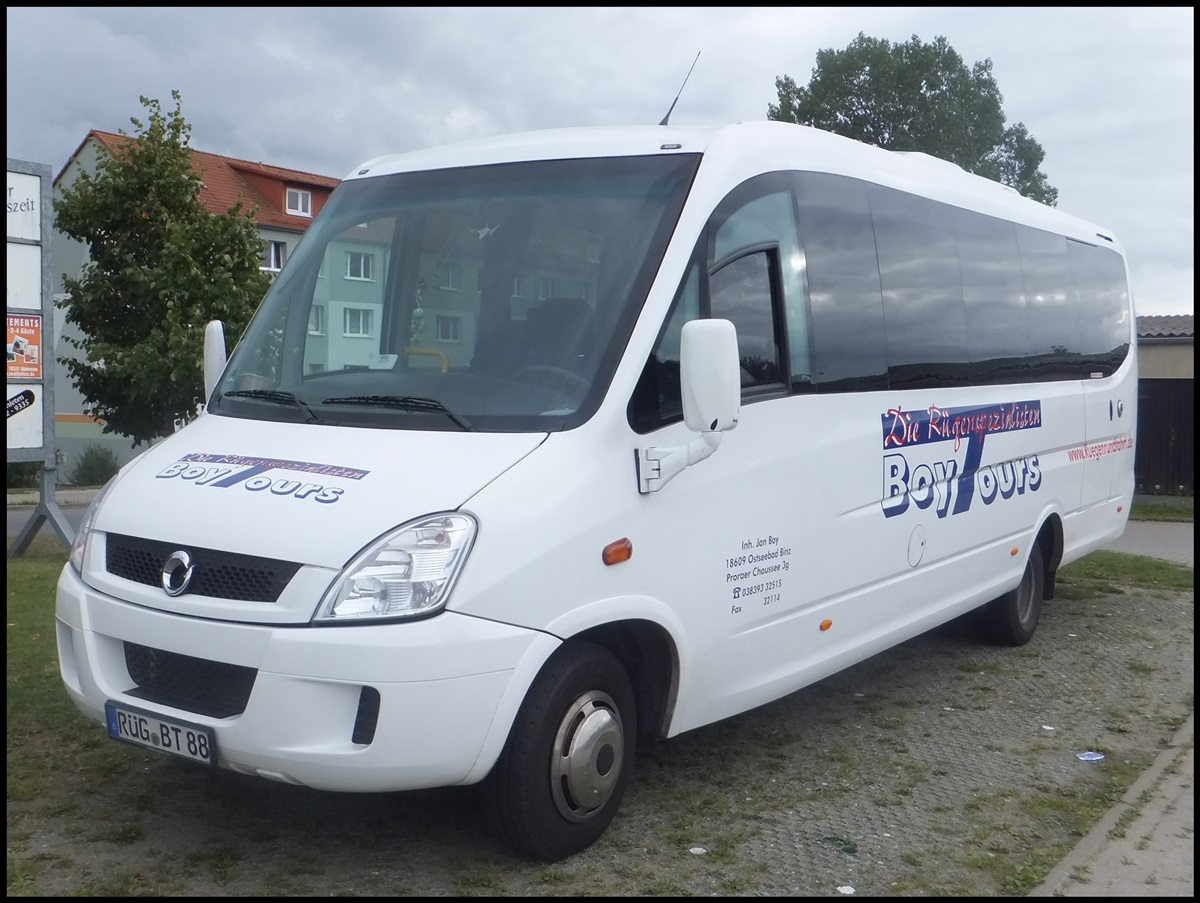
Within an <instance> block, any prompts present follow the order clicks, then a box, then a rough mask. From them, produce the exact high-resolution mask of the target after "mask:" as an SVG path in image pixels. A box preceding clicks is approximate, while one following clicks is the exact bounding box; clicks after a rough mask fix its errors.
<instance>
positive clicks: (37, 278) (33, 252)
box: [6, 241, 42, 310]
mask: <svg viewBox="0 0 1200 903" xmlns="http://www.w3.org/2000/svg"><path fill="white" fill-rule="evenodd" d="M6 282H7V286H6V287H7V293H8V300H7V304H8V306H9V307H19V308H22V309H24V310H41V309H42V249H41V248H40V247H38V246H37V245H18V244H15V243H14V242H11V241H10V242H9V243H8V275H7V279H6Z"/></svg>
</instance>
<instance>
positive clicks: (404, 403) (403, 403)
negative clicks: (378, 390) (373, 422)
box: [321, 395, 475, 432]
mask: <svg viewBox="0 0 1200 903" xmlns="http://www.w3.org/2000/svg"><path fill="white" fill-rule="evenodd" d="M321 404H362V405H379V406H380V407H385V408H400V409H401V410H405V411H429V412H430V413H435V414H445V415H446V416H447V417H449V418H450V419H451V420H453V421H454V422H455V423H456V424H457V425H458V426H459V427H460V428H462V429H464V430H467V431H469V432H474V431H475V427H473V426H471V424H470V423H469V422H468V421H467V420H466V418H464V417H460V416H459V415H458V414H455V413H454V412H453V411H452V410H450V409H449V408H448V407H446V406H445V405H444V404H442V403H441V402H440V401H438V400H437V399H436V398H420V397H418V396H416V395H347V396H345V397H344V398H326V399H325V400H324V401H323V402H321Z"/></svg>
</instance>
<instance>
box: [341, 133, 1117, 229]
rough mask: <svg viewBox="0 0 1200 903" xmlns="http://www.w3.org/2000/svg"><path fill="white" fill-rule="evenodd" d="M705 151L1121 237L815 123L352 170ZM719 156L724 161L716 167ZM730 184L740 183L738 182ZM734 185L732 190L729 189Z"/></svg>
mask: <svg viewBox="0 0 1200 903" xmlns="http://www.w3.org/2000/svg"><path fill="white" fill-rule="evenodd" d="M653 154H702V155H704V157H705V167H703V168H706V169H713V168H717V169H728V170H729V173H730V175H731V176H734V175H736V174H740V175H741V177H742V178H746V177H749V175H751V174H753V173H754V172H768V171H771V170H773V169H797V170H806V171H812V172H826V173H833V174H837V175H845V176H850V177H853V178H860V179H865V180H867V181H870V182H874V183H877V184H881V185H887V186H889V187H892V188H896V189H899V190H901V191H908V192H912V193H914V194H919V195H923V196H926V197H930V198H933V199H936V200H939V201H943V202H946V203H950V204H954V205H955V206H960V207H965V208H968V209H973V210H978V211H979V212H982V213H987V214H990V215H993V216H999V217H1003V218H1005V219H1011V220H1014V221H1018V222H1022V223H1025V224H1026V225H1031V226H1034V227H1038V228H1043V229H1049V230H1052V231H1056V232H1062V233H1063V234H1067V235H1070V236H1072V237H1074V238H1078V239H1080V240H1084V241H1090V242H1092V243H1096V240H1097V238H1099V239H1101V240H1102V241H1103V242H1105V243H1108V244H1112V245H1114V246H1117V247H1119V245H1117V243H1116V241H1115V239H1114V238H1113V236H1112V233H1111V232H1110V231H1108V230H1106V229H1102V228H1100V227H1098V226H1096V225H1095V224H1092V223H1089V222H1086V221H1084V220H1081V219H1079V218H1077V217H1074V216H1071V215H1069V214H1066V213H1064V212H1062V211H1060V210H1057V209H1055V208H1053V207H1049V206H1047V205H1045V204H1041V203H1039V202H1037V201H1033V200H1030V199H1028V198H1024V197H1022V196H1021V195H1020V193H1019V192H1017V191H1016V189H1014V188H1010V187H1009V186H1007V185H1002V184H1001V183H999V182H996V181H993V180H991V179H987V178H984V177H983V176H977V175H974V174H972V173H969V172H967V171H966V170H964V169H962V168H961V167H959V166H958V165H956V164H954V163H950V162H949V161H946V160H942V159H939V158H938V157H934V156H931V155H929V154H925V153H918V152H901V151H889V150H884V149H882V148H878V147H875V146H873V145H869V144H865V143H863V142H861V141H855V140H853V139H850V138H845V137H843V136H841V135H835V134H833V133H832V132H826V131H823V130H821V129H816V128H811V127H809V126H803V125H796V124H794V123H786V122H775V121H768V120H761V121H750V122H740V123H736V124H733V125H727V126H724V127H720V128H716V127H677V126H656V125H638V126H586V127H578V128H564V129H547V130H541V131H531V132H518V133H514V134H508V135H500V136H495V137H490V138H481V139H476V140H472V141H463V142H458V143H455V144H447V145H444V146H440V147H432V148H427V149H424V150H418V151H413V152H410V153H404V154H391V155H386V156H380V157H375V158H374V159H372V160H368V161H367V162H365V163H363V164H362V165H361V166H359V167H357V168H356V169H355V170H354V171H353V172H352V173H351V174H350V175H348V176H347V177H346V178H347V180H351V179H360V178H370V177H375V176H381V175H388V174H392V173H403V172H419V171H426V170H437V169H457V168H462V167H471V166H485V165H491V164H503V163H518V162H526V161H535V160H567V159H580V158H590V157H626V156H642V155H653ZM714 164H715V166H714ZM728 187H730V188H731V187H733V186H732V185H730V186H728ZM726 190H727V189H726Z"/></svg>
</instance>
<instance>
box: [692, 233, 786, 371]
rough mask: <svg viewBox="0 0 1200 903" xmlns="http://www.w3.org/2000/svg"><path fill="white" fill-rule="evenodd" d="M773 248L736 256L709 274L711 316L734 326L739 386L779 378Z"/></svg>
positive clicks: (779, 353) (780, 357) (779, 356)
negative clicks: (773, 289)
mask: <svg viewBox="0 0 1200 903" xmlns="http://www.w3.org/2000/svg"><path fill="white" fill-rule="evenodd" d="M773 257H774V250H773V249H772V250H771V251H765V250H764V251H756V252H752V253H750V254H747V255H745V256H744V257H738V258H736V259H735V260H733V261H731V262H730V263H727V264H725V265H724V266H722V267H720V268H719V269H717V270H716V271H714V272H713V273H712V275H711V276H709V294H710V298H711V310H712V316H713V317H714V318H716V319H725V320H731V321H732V322H733V325H734V326H735V327H736V328H737V339H738V354H739V356H740V357H741V363H742V388H748V387H752V386H762V385H768V384H771V383H779V382H782V379H783V377H782V368H781V367H780V362H781V359H782V354H781V352H780V347H779V344H780V343H779V340H778V339H777V337H776V331H775V314H774V310H775V305H774V303H773V298H774V295H775V293H774V292H773V291H772V288H771V286H772V283H773V281H774V280H773V278H772V273H773V271H774V270H775V269H776V267H775V265H774V260H773Z"/></svg>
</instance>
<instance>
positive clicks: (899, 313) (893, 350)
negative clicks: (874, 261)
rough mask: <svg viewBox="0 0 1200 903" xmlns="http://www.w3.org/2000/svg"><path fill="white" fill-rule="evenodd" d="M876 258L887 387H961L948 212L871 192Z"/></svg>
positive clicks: (958, 290) (962, 316) (962, 335)
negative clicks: (880, 291)
mask: <svg viewBox="0 0 1200 903" xmlns="http://www.w3.org/2000/svg"><path fill="white" fill-rule="evenodd" d="M869 196H870V200H871V215H872V219H873V220H874V223H875V244H876V247H877V248H878V251H879V281H880V284H881V286H882V289H883V319H884V325H885V328H886V330H887V358H888V384H889V386H890V387H891V388H893V389H920V388H935V387H938V386H965V385H967V384H968V382H969V376H970V374H969V372H968V368H967V328H966V313H965V312H964V310H963V298H962V278H961V277H960V275H959V271H958V249H957V247H956V246H955V243H954V235H953V233H951V232H950V230H949V228H948V226H949V223H948V221H947V214H948V213H949V212H950V211H951V210H952V209H953V208H951V207H948V206H946V205H945V204H938V203H935V202H933V201H930V200H926V199H925V198H921V197H917V196H916V195H913V194H906V193H904V192H901V191H895V190H893V189H890V188H880V187H878V186H872V188H871V190H870V195H869Z"/></svg>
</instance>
